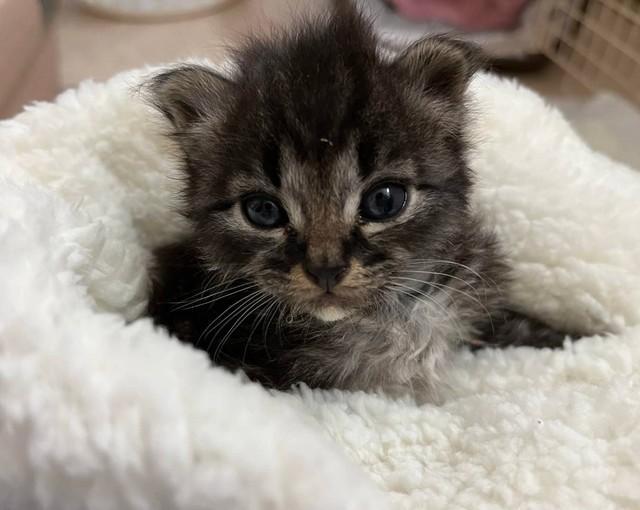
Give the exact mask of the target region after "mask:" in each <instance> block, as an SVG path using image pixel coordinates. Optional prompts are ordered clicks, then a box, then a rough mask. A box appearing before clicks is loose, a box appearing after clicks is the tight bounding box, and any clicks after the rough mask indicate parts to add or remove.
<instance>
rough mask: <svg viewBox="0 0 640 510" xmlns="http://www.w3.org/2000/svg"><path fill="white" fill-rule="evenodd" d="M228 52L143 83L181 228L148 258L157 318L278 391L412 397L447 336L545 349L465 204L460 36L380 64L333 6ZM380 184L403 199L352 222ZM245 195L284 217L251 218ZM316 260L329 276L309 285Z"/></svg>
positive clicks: (360, 30)
mask: <svg viewBox="0 0 640 510" xmlns="http://www.w3.org/2000/svg"><path fill="white" fill-rule="evenodd" d="M234 62H235V67H234V70H233V72H232V73H231V75H230V76H229V77H222V76H221V75H220V74H218V73H217V72H216V71H214V70H212V69H210V68H207V67H203V66H197V65H184V66H179V67H176V68H173V69H170V70H168V71H166V72H164V73H162V74H159V75H158V76H156V77H155V78H154V79H153V80H151V82H150V83H149V85H148V89H149V91H150V93H151V97H152V101H153V103H154V104H155V105H156V106H157V108H159V109H160V110H161V111H162V112H163V113H164V114H165V115H166V117H167V118H168V119H169V121H170V122H171V123H172V125H173V127H174V131H173V133H172V136H173V138H174V139H175V140H176V141H177V143H178V145H179V147H180V149H181V150H182V155H183V161H184V170H185V176H186V178H187V180H186V186H185V209H184V213H185V215H186V216H187V217H188V218H189V219H190V220H191V224H192V230H191V231H190V232H188V233H186V234H185V238H184V239H183V240H182V241H180V242H179V243H177V244H175V245H173V246H170V247H165V248H163V249H162V250H160V251H159V252H158V258H157V268H156V273H155V282H156V286H155V289H154V294H153V296H152V299H151V302H150V313H151V314H152V315H153V316H154V318H155V319H156V321H157V322H158V323H160V324H163V325H165V326H166V327H168V328H169V330H170V331H172V332H173V333H175V334H176V335H177V336H178V337H179V338H181V339H182V340H184V341H187V342H191V343H193V344H194V345H196V346H197V347H199V348H203V349H205V350H207V352H209V353H210V355H211V357H212V358H213V359H214V361H216V362H219V363H221V364H223V365H225V366H228V367H230V368H234V369H235V368H242V369H244V370H245V371H246V372H247V373H248V374H249V375H250V376H251V377H253V378H255V379H257V380H260V381H262V382H263V383H265V384H267V385H270V386H275V387H278V388H286V387H288V386H290V385H291V384H293V383H297V382H305V383H307V384H309V385H311V386H321V387H341V388H348V389H373V388H384V389H386V390H390V391H404V390H406V389H407V388H408V387H413V388H414V389H415V388H417V387H420V388H426V389H430V388H432V386H433V383H434V381H435V380H436V379H437V368H438V366H439V365H440V364H441V362H442V361H443V359H444V358H445V356H446V353H447V352H448V351H449V349H450V348H451V347H453V346H455V345H456V344H459V343H465V342H467V343H471V344H473V345H478V344H482V345H484V344H486V343H490V344H499V345H503V344H507V343H515V344H518V345H520V344H536V343H537V342H538V341H539V340H542V341H543V343H544V345H559V344H560V343H561V341H562V339H563V335H561V334H559V333H556V332H553V331H552V330H549V329H548V328H546V327H545V326H543V325H541V324H540V323H538V322H536V321H533V320H531V319H528V318H525V317H523V316H521V315H519V314H517V313H516V312H514V311H512V310H510V308H509V306H508V303H507V302H506V297H505V289H506V286H507V283H508V282H507V280H508V273H509V269H508V267H507V266H506V263H505V262H504V260H503V258H502V255H501V253H500V248H499V246H498V243H497V241H496V239H495V238H494V236H493V234H492V233H490V232H489V231H488V230H487V229H486V228H485V227H484V226H483V224H482V221H481V219H480V218H476V217H474V216H473V214H472V212H471V210H470V208H469V203H468V201H469V195H470V191H471V186H472V174H471V171H470V170H469V168H468V167H467V164H466V148H467V142H466V139H465V136H464V128H465V122H466V107H465V101H464V93H465V90H466V86H467V83H468V81H469V79H470V78H471V76H472V75H473V73H474V72H475V71H476V70H477V69H478V68H479V66H480V59H479V55H478V52H477V50H476V49H475V48H473V47H470V46H468V45H466V44H463V43H461V42H458V41H455V40H451V39H447V38H444V37H434V38H429V39H425V40H423V41H421V42H418V43H416V44H414V45H413V46H412V47H410V48H409V49H408V50H407V51H406V52H405V53H404V54H402V55H400V56H399V57H397V58H395V59H393V60H389V59H385V58H383V57H382V56H381V55H380V54H379V53H378V49H377V45H376V40H375V38H374V37H373V35H372V33H371V30H370V27H369V24H368V23H367V22H366V21H365V20H363V19H362V18H360V17H359V16H358V15H356V14H355V13H353V12H351V11H347V10H344V11H343V10H340V11H339V12H337V13H333V14H332V15H329V16H326V17H323V18H319V19H315V20H312V21H307V22H303V23H301V24H300V25H299V26H298V27H297V29H295V30H293V31H291V32H289V33H286V34H281V35H277V36H274V37H271V38H267V39H258V40H251V41H250V42H249V43H248V44H247V45H246V46H245V47H243V48H242V49H240V50H239V51H238V52H237V53H236V55H235V59H234ZM383 181H384V182H394V183H399V184H401V185H402V186H404V187H405V188H406V190H407V191H408V199H407V205H406V208H405V210H403V212H402V213H400V214H399V215H398V216H397V217H396V218H393V219H390V220H389V221H385V222H381V223H375V222H370V221H365V220H364V219H363V217H362V214H361V213H360V212H359V209H358V204H359V201H360V197H361V196H362V194H363V193H365V192H366V191H367V190H368V189H370V188H371V187H372V186H375V183H379V182H383ZM253 193H268V194H269V195H270V196H272V197H275V198H274V199H275V200H276V201H277V202H278V203H279V204H281V206H282V209H283V210H286V215H287V222H286V224H283V225H282V226H281V227H279V228H276V229H269V230H265V229H263V228H256V227H255V226H254V225H251V224H250V222H249V221H248V220H247V217H246V213H245V214H244V215H243V212H242V211H243V209H242V203H243V201H244V200H245V199H246V197H247V196H251V194H253ZM360 211H361V209H360ZM315 267H323V268H334V267H340V268H344V271H342V272H341V273H340V274H341V275H344V276H341V278H342V279H341V280H340V282H339V284H337V285H336V286H335V288H333V289H331V292H327V291H326V288H323V287H322V286H321V285H319V284H318V283H317V280H316V281H314V278H313V277H312V270H311V269H310V268H315Z"/></svg>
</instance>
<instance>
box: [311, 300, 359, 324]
mask: <svg viewBox="0 0 640 510" xmlns="http://www.w3.org/2000/svg"><path fill="white" fill-rule="evenodd" d="M342 301H343V300H342V299H340V298H339V297H338V296H336V295H335V294H330V293H326V294H323V295H322V296H320V297H319V298H318V299H317V300H316V302H315V303H314V305H315V309H314V310H313V312H312V315H314V316H315V317H317V318H318V319H320V320H321V321H323V322H336V321H339V320H342V319H344V318H345V317H347V316H349V315H350V314H351V310H350V309H349V307H347V306H346V304H345V303H343V302H342Z"/></svg>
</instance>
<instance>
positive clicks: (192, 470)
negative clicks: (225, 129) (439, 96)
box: [0, 72, 640, 510]
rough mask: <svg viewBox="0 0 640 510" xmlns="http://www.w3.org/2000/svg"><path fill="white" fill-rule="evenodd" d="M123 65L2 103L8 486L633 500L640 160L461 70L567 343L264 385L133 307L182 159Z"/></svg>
mask: <svg viewBox="0 0 640 510" xmlns="http://www.w3.org/2000/svg"><path fill="white" fill-rule="evenodd" d="M139 79H140V73H139V72H134V73H130V74H125V75H121V76H118V77H116V78H114V79H112V80H111V81H109V82H108V83H105V84H94V83H84V84H82V85H81V86H80V87H79V89H77V90H73V91H68V92H65V93H64V94H63V95H62V96H60V98H59V99H58V100H57V101H56V103H54V104H40V105H37V106H34V107H32V108H30V109H29V110H28V111H27V112H26V113H23V114H21V115H20V116H18V117H16V118H15V119H13V120H10V121H6V122H3V123H1V124H0V289H1V292H0V509H2V510H32V509H51V510H57V509H60V510H74V509H85V508H86V509H95V510H111V509H114V510H115V509H117V510H125V509H145V510H146V509H149V510H152V509H153V510H163V509H167V510H168V509H179V510H187V509H189V510H191V509H194V510H195V509H215V510H226V509H252V510H253V509H265V510H266V509H270V510H275V509H283V510H285V509H286V510H307V509H309V510H311V509H318V510H320V509H322V510H326V509H366V510H376V509H385V508H388V509H391V508H394V509H395V508H402V509H426V508H428V509H485V508H486V509H499V508H504V509H516V508H532V509H547V508H548V509H559V508H561V509H572V508H576V509H598V510H602V509H609V508H624V509H627V508H629V509H631V508H639V507H640V483H639V482H640V457H639V455H638V454H640V390H639V385H640V173H636V172H635V171H633V170H631V169H629V168H627V167H625V166H623V165H620V164H617V163H615V162H613V161H611V160H609V159H607V158H606V157H603V156H601V155H599V154H597V153H594V152H593V151H591V150H590V149H589V148H588V147H586V146H585V145H584V144H583V143H582V142H581V141H580V139H578V137H577V136H576V135H575V134H574V133H573V131H572V130H571V128H570V127H569V125H568V124H567V123H566V122H565V121H564V120H563V118H562V117H561V116H560V115H559V114H558V113H557V112H556V111H554V110H552V109H550V108H548V107H547V106H545V104H544V103H543V101H542V100H541V99H540V98H539V97H537V96H536V95H534V94H533V93H531V92H529V91H527V90H524V89H521V88H520V87H518V86H517V85H516V84H514V83H512V82H509V81H502V80H500V79H497V78H495V77H491V76H479V77H477V79H476V80H475V81H474V82H473V83H472V86H471V96H472V99H473V104H474V111H475V120H474V122H473V125H472V126H471V129H472V132H473V136H474V138H475V140H476V143H477V149H476V151H475V153H474V155H473V158H472V166H473V168H474V169H475V171H476V172H477V174H478V181H479V185H478V191H477V193H476V197H475V198H476V204H477V207H478V208H479V209H480V210H481V211H482V212H483V213H484V214H486V215H487V216H488V217H489V219H490V221H492V222H493V223H494V224H495V227H496V229H497V230H498V232H499V234H500V236H501V237H502V238H503V239H504V242H505V244H506V245H507V246H508V247H509V248H510V251H511V257H512V259H513V263H514V266H515V268H516V274H517V283H516V285H515V288H514V295H515V298H516V300H517V301H518V303H519V304H520V305H521V306H522V307H524V308H525V309H528V310H529V311H530V312H531V313H533V314H536V315H538V316H539V317H541V318H543V319H546V320H548V321H550V322H552V323H554V324H557V325H561V326H567V327H572V328H579V329H580V330H583V331H585V332H596V331H610V332H612V334H611V335H609V336H595V337H591V338H585V339H583V340H580V341H579V342H577V343H575V344H574V345H567V346H566V348H565V350H559V351H548V350H543V351H535V350H532V349H527V348H519V349H508V350H503V351H495V352H494V351H484V352H481V353H480V354H477V355H472V354H470V353H468V352H461V353H459V354H458V355H457V356H456V357H455V358H454V359H453V361H452V362H451V365H450V367H449V368H448V369H447V371H446V373H445V374H444V376H445V383H446V390H445V399H444V402H443V403H441V404H439V405H425V406H422V407H419V406H416V405H415V404H414V403H412V402H411V400H410V399H406V400H404V401H393V400H390V399H387V398H385V397H384V396H381V395H366V394H361V393H358V394H349V393H344V392H338V391H330V392H321V391H310V390H304V389H303V390H301V391H299V392H297V393H294V394H276V395H272V394H269V393H268V392H266V391H265V390H263V389H262V388H260V387H258V386H256V385H254V384H251V383H248V382H246V381H244V380H243V379H242V378H241V377H238V376H233V375H230V374H228V373H226V372H224V371H223V370H221V369H219V368H213V367H211V366H210V364H209V362H208V360H207V359H206V357H205V355H204V354H202V353H200V352H198V351H195V350H193V349H191V348H190V347H188V346H185V345H182V344H180V343H179V342H177V341H175V340H173V339H170V338H169V337H168V336H167V335H166V334H165V333H164V332H163V331H160V330H156V329H154V328H153V327H152V325H151V323H150V321H149V320H147V319H136V318H137V317H138V316H139V314H140V312H141V311H142V310H143V308H144V303H145V296H146V292H147V280H146V273H145V264H146V262H147V261H148V259H149V253H150V249H151V248H152V247H153V246H156V245H158V244H159V243H163V242H165V241H167V240H168V239H171V238H172V236H174V235H175V233H176V232H177V231H178V230H179V229H180V228H181V221H180V219H179V218H177V217H176V216H175V214H174V213H172V210H171V208H172V206H173V198H174V192H175V190H176V188H177V187H178V186H179V180H177V179H176V178H175V177H176V170H175V161H172V160H171V158H170V157H169V156H168V155H167V154H168V153H169V152H168V151H167V146H166V145H165V144H166V143H167V142H165V140H164V138H163V137H162V136H161V135H160V134H161V133H162V131H163V130H164V129H165V128H166V126H165V124H163V122H162V121H161V119H159V118H158V116H157V115H156V114H155V113H154V112H151V111H150V110H149V109H148V108H147V107H145V106H144V105H143V104H142V103H141V101H140V100H139V99H138V98H136V96H135V94H133V93H132V89H131V87H132V86H133V85H135V84H136V83H137V82H138V81H139Z"/></svg>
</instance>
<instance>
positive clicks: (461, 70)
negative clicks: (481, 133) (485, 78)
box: [392, 36, 485, 99]
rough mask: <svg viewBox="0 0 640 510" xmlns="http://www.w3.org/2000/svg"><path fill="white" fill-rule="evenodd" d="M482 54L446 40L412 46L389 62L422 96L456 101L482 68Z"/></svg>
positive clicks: (434, 38) (423, 41)
mask: <svg viewBox="0 0 640 510" xmlns="http://www.w3.org/2000/svg"><path fill="white" fill-rule="evenodd" d="M484 61H485V59H484V58H483V55H482V50H481V49H480V48H479V47H478V46H476V45H475V44H472V43H467V42H464V41H460V40H457V39H451V38H449V37H446V36H431V37H426V38H424V39H420V40H419V41H417V42H415V43H413V44H412V45H411V46H409V47H408V48H407V49H406V50H405V51H404V52H402V53H401V54H400V55H399V56H398V57H397V58H396V60H395V61H394V62H393V64H392V65H393V66H394V67H395V66H397V67H399V68H400V69H401V70H402V71H404V73H405V74H408V76H409V79H410V80H411V81H412V82H413V83H414V85H416V86H418V87H420V88H422V90H423V91H424V92H425V93H432V94H436V95H440V96H443V97H446V98H448V99H460V98H461V97H462V94H463V93H464V91H465V90H466V88H467V85H468V83H469V80H470V79H471V77H472V76H473V75H474V73H475V72H476V71H478V70H480V69H481V68H482V67H483V64H484Z"/></svg>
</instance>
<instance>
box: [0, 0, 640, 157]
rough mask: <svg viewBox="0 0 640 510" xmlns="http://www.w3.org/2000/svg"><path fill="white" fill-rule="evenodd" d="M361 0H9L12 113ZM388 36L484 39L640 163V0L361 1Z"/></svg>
mask: <svg viewBox="0 0 640 510" xmlns="http://www.w3.org/2000/svg"><path fill="white" fill-rule="evenodd" d="M335 1H350V0H0V118H7V117H10V116H12V115H14V114H15V113H17V112H19V111H20V110H21V109H22V108H23V107H24V105H26V104H29V103H30V102H32V101H35V100H51V99H53V98H54V97H55V96H56V95H57V94H58V93H59V92H61V91H62V90H64V89H66V88H69V87H74V86H76V85H77V84H78V83H80V82H81V81H82V80H86V79H93V80H105V79H107V78H109V77H110V76H112V75H114V74H115V73H117V72H120V71H123V70H126V69H131V68H134V67H140V66H143V65H146V64H158V63H164V62H172V61H175V60H179V59H182V58H187V57H191V56H204V57H208V58H210V59H211V60H214V61H219V60H221V59H223V58H224V55H225V51H226V48H227V47H228V46H233V44H234V41H237V40H238V39H240V38H242V37H243V36H245V35H246V34H248V33H260V32H263V31H268V30H270V29H271V28H272V27H274V26H276V27H277V26H281V25H286V24H287V23H290V22H291V21H292V19H293V18H294V17H296V16H299V15H301V14H304V13H307V12H315V11H322V10H324V9H327V8H329V7H330V5H331V3H332V2H335ZM354 1H357V3H358V7H359V8H361V9H362V10H364V11H365V12H367V13H368V14H370V15H372V16H373V17H374V19H375V27H376V30H377V31H378V32H379V35H380V38H381V41H382V44H383V45H384V46H385V47H386V48H387V49H388V50H389V51H400V50H401V49H402V48H403V47H404V46H406V45H407V44H409V43H410V42H411V41H413V40H415V39H417V38H419V37H422V36H424V35H426V34H429V33H443V32H447V33H454V34H456V36H458V37H461V38H466V39H469V40H472V41H475V42H476V43H478V44H480V45H481V46H482V47H483V48H484V49H485V51H486V53H487V54H488V55H489V57H490V61H491V66H492V68H493V70H494V71H495V72H499V73H501V74H504V75H507V76H511V77H513V78H514V79H517V80H519V81H521V82H522V83H524V84H525V85H526V86H528V87H530V88H532V89H534V90H536V91H537V92H539V93H540V94H542V95H543V96H544V97H545V98H546V99H547V100H548V102H549V103H551V104H553V105H555V106H557V107H558V108H560V109H561V110H562V111H563V113H564V114H565V115H566V116H567V118H568V119H569V120H570V121H571V122H572V123H573V125H574V127H575V128H576V130H577V131H578V132H579V133H580V134H581V135H582V136H583V137H584V138H585V139H586V140H587V141H588V142H589V143H590V144H591V145H592V146H594V147H595V148H597V149H599V150H601V151H603V152H605V153H607V154H609V155H610V156H612V157H614V158H615V159H618V160H620V161H623V162H626V163H628V164H630V165H631V166H633V167H635V168H638V169H640V149H639V148H638V147H639V146H640V143H639V142H640V0H354Z"/></svg>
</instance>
